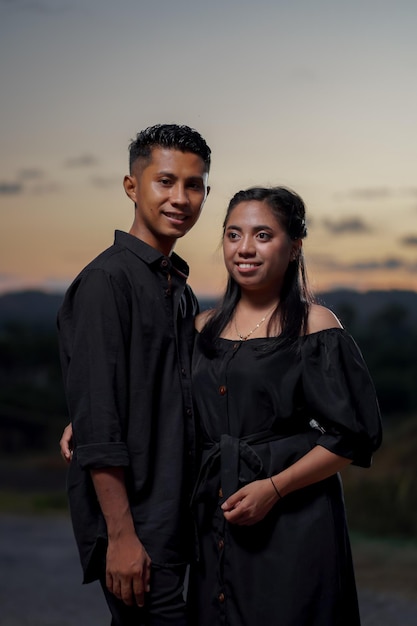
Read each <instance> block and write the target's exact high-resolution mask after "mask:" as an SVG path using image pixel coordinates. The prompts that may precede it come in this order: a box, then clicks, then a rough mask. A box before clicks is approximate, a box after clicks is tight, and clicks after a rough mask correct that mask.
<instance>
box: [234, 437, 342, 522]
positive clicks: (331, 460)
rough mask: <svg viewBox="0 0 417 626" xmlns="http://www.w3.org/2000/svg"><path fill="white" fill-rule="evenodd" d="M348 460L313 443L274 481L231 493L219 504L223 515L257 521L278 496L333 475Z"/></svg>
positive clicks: (253, 483)
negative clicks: (313, 445)
mask: <svg viewBox="0 0 417 626" xmlns="http://www.w3.org/2000/svg"><path fill="white" fill-rule="evenodd" d="M351 462H352V461H351V460H350V459H346V458H344V457H341V456H338V455H337V454H334V453H333V452H330V450H327V449H326V448H323V447H322V446H316V447H314V448H313V449H312V450H310V451H309V452H308V453H307V454H306V455H305V456H303V457H301V459H299V460H298V461H296V462H295V463H294V464H293V465H291V466H290V467H287V468H286V469H285V470H283V471H282V472H279V474H275V475H274V476H272V477H271V478H272V481H273V484H272V483H271V478H265V479H263V480H256V481H254V482H252V483H249V485H245V486H244V487H242V489H239V490H238V491H236V493H234V494H232V495H231V496H230V497H229V498H228V499H227V500H226V501H225V502H224V503H223V504H222V509H223V512H224V516H225V518H226V520H227V521H228V522H230V523H231V524H239V525H243V526H251V525H252V524H256V523H257V522H259V521H261V520H262V519H263V518H264V517H265V515H266V514H267V513H268V512H269V511H270V510H271V509H272V507H273V505H274V504H275V503H276V502H277V501H278V500H279V499H280V497H281V498H283V497H285V496H286V495H288V494H289V493H291V492H292V491H296V490H298V489H302V488H303V487H307V486H308V485H312V484H314V483H317V482H319V481H321V480H324V479H325V478H328V477H329V476H333V474H336V473H337V472H339V471H340V470H342V469H344V468H345V467H347V466H348V465H350V463H351ZM274 485H275V488H276V489H277V490H278V493H277V491H276V490H275V488H274ZM278 494H279V495H278Z"/></svg>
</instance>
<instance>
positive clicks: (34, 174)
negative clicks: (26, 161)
mask: <svg viewBox="0 0 417 626" xmlns="http://www.w3.org/2000/svg"><path fill="white" fill-rule="evenodd" d="M44 175H45V174H44V172H43V171H42V170H39V169H36V168H34V167H28V168H26V169H23V170H20V172H19V173H18V178H19V180H39V179H40V178H43V177H44Z"/></svg>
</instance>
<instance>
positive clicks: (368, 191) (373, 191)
mask: <svg viewBox="0 0 417 626" xmlns="http://www.w3.org/2000/svg"><path fill="white" fill-rule="evenodd" d="M348 195H349V197H351V198H354V199H356V200H383V199H385V198H389V197H390V196H391V195H392V191H391V190H390V189H388V187H362V188H361V189H352V190H351V191H350V192H349V194H348Z"/></svg>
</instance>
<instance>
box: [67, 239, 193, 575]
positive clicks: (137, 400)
mask: <svg viewBox="0 0 417 626" xmlns="http://www.w3.org/2000/svg"><path fill="white" fill-rule="evenodd" d="M187 275H188V266H187V265H186V263H185V262H184V261H183V260H182V259H180V257H179V256H178V255H176V254H172V255H171V257H169V258H168V257H165V256H163V255H162V254H161V253H160V252H158V251H157V250H155V249H154V248H152V247H150V246H148V245H147V244H145V243H144V242H143V241H141V240H139V239H137V238H136V237H134V236H132V235H129V234H127V233H123V232H120V231H116V236H115V243H114V245H113V246H111V247H110V248H109V249H107V250H106V251H105V252H103V253H102V254H100V255H99V256H98V257H97V258H96V259H95V260H94V261H92V262H91V263H90V264H89V265H88V266H87V267H86V268H84V270H83V271H82V272H81V273H80V274H79V276H78V277H77V278H76V279H75V280H74V282H73V283H72V285H71V286H70V287H69V289H68V291H67V294H66V296H65V299H64V302H63V305H62V307H61V309H60V311H59V314H58V328H59V338H60V351H61V361H62V368H63V375H64V384H65V389H66V394H67V402H68V407H69V413H70V419H71V421H72V424H73V432H74V448H75V449H74V456H73V460H72V462H71V464H70V469H69V474H68V493H69V502H70V509H71V515H72V520H73V526H74V532H75V537H76V540H77V543H78V547H79V551H80V557H81V562H82V565H83V569H84V580H85V582H88V581H90V580H93V579H94V578H96V577H97V576H98V575H100V573H102V572H100V571H99V569H98V567H99V563H102V562H103V554H104V550H105V545H106V526H105V522H104V518H103V516H102V514H101V511H100V508H99V506H98V503H97V499H96V496H95V492H94V487H93V484H92V481H91V477H90V471H89V470H90V469H92V468H105V467H116V466H122V467H125V468H126V484H127V489H128V494H129V499H130V505H131V510H132V515H133V519H134V523H135V527H136V531H137V533H138V536H139V538H140V539H141V541H142V542H143V544H144V545H145V547H146V549H147V551H148V553H149V555H150V557H151V558H152V560H153V562H154V563H158V564H161V565H162V564H166V565H174V564H177V563H181V562H185V561H186V560H187V559H188V557H189V553H188V544H189V543H190V541H191V540H192V537H193V534H192V532H190V524H189V519H188V501H189V495H190V486H191V485H190V484H189V483H191V480H192V476H193V474H194V472H193V467H192V459H193V458H194V454H193V452H194V445H195V437H194V421H193V412H192V399H191V387H190V359H191V349H192V342H193V333H194V322H193V320H194V316H195V314H196V312H197V301H196V299H195V296H194V295H193V293H192V291H191V289H190V288H189V287H188V286H187V285H186V279H187Z"/></svg>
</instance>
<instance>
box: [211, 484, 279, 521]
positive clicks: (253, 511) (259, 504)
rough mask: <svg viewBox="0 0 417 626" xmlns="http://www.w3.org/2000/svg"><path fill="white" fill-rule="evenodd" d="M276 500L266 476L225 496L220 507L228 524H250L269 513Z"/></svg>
mask: <svg viewBox="0 0 417 626" xmlns="http://www.w3.org/2000/svg"><path fill="white" fill-rule="evenodd" d="M277 500H278V497H277V494H276V492H275V491H274V488H273V486H272V485H271V481H270V479H269V478H266V479H264V480H255V481H254V482H252V483H249V485H245V486H244V487H242V489H239V491H236V492H235V493H233V494H232V495H231V496H230V497H229V498H227V500H226V501H225V502H223V504H222V507H221V508H222V509H223V513H224V517H225V519H226V520H227V521H228V522H230V524H238V525H239V526H252V525H253V524H257V523H258V522H260V521H261V520H262V519H263V518H264V517H265V515H266V514H267V513H269V511H270V510H271V509H272V507H273V506H274V504H275V503H276V502H277Z"/></svg>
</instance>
